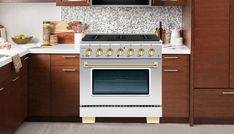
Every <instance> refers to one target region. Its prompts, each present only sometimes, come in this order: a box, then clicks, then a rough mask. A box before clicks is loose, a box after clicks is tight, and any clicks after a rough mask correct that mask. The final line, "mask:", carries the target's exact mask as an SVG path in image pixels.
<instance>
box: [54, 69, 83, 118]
mask: <svg viewBox="0 0 234 134" xmlns="http://www.w3.org/2000/svg"><path fill="white" fill-rule="evenodd" d="M51 90H52V92H51V95H52V100H51V112H52V116H53V117H75V118H77V117H78V116H79V67H78V66H52V67H51Z"/></svg>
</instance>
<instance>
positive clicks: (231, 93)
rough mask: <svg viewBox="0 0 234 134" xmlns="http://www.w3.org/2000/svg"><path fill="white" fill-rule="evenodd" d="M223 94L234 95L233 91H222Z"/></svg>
mask: <svg viewBox="0 0 234 134" xmlns="http://www.w3.org/2000/svg"><path fill="white" fill-rule="evenodd" d="M223 95H234V92H223Z"/></svg>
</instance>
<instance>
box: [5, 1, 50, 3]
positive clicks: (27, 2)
mask: <svg viewBox="0 0 234 134" xmlns="http://www.w3.org/2000/svg"><path fill="white" fill-rule="evenodd" d="M35 2H38V3H40V2H43V3H47V2H55V0H0V3H35Z"/></svg>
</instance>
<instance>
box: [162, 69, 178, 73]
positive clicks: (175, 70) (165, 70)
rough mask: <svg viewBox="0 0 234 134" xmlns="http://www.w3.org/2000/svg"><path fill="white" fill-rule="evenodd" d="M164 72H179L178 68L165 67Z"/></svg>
mask: <svg viewBox="0 0 234 134" xmlns="http://www.w3.org/2000/svg"><path fill="white" fill-rule="evenodd" d="M163 71H164V72H179V70H178V69H164V70H163Z"/></svg>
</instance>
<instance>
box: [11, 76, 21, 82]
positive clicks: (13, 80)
mask: <svg viewBox="0 0 234 134" xmlns="http://www.w3.org/2000/svg"><path fill="white" fill-rule="evenodd" d="M19 78H20V76H17V77H16V78H14V79H12V80H11V81H12V82H15V81H17V80H18V79H19Z"/></svg>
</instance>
